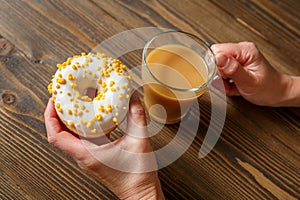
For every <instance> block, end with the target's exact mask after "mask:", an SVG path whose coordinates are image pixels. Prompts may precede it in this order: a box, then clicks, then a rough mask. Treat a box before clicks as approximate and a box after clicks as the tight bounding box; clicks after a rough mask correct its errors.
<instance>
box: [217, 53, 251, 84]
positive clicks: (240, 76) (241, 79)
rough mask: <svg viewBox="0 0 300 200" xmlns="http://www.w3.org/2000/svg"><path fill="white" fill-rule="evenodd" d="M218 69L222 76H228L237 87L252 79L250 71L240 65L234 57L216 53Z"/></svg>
mask: <svg viewBox="0 0 300 200" xmlns="http://www.w3.org/2000/svg"><path fill="white" fill-rule="evenodd" d="M216 61H217V65H218V70H219V72H220V74H221V76H222V77H223V78H230V79H232V80H233V81H234V83H235V84H236V85H237V86H238V87H244V86H247V85H249V83H251V82H252V81H253V75H252V73H251V71H249V70H248V69H247V68H245V67H244V66H242V65H241V64H240V63H239V62H238V61H237V60H236V59H235V58H234V57H232V56H225V55H224V54H218V55H216Z"/></svg>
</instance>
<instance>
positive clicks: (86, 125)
mask: <svg viewBox="0 0 300 200" xmlns="http://www.w3.org/2000/svg"><path fill="white" fill-rule="evenodd" d="M90 59H91V60H90ZM105 60H106V62H105ZM76 63H77V64H76ZM78 63H79V65H78ZM85 63H86V64H85ZM116 63H117V64H116ZM63 65H64V66H63ZM85 65H86V66H85ZM116 65H117V66H119V67H115V68H114V67H113V66H116ZM72 66H77V67H75V69H74V68H72ZM78 66H79V68H78ZM120 66H122V67H120ZM58 68H59V69H58V70H57V72H56V73H55V75H54V77H53V79H52V83H50V85H49V92H50V93H52V95H53V97H54V102H55V105H56V106H55V109H56V111H57V114H58V116H59V118H60V119H61V121H62V122H63V123H64V124H65V125H66V126H67V127H68V128H69V129H70V130H72V131H73V132H75V133H77V134H79V135H81V136H84V137H99V136H102V135H104V134H107V133H109V132H110V131H112V130H113V129H114V128H115V127H116V126H117V125H118V123H120V122H121V121H123V119H124V118H125V116H126V114H127V109H128V104H129V97H130V87H131V78H130V76H129V75H128V73H127V72H126V70H125V69H126V67H125V66H124V65H123V64H121V62H120V61H119V60H116V59H111V58H107V57H105V55H103V54H97V55H94V54H88V55H84V54H83V55H82V56H74V57H73V58H71V59H69V60H68V61H66V62H65V64H62V65H58ZM109 68H112V71H111V72H109V70H107V69H109ZM116 68H118V70H117V71H118V72H117V71H116V70H115V69H116ZM103 71H106V72H107V74H109V77H108V76H107V74H106V75H105V74H103ZM101 72H102V73H101ZM70 74H71V75H72V76H73V77H75V78H76V80H69V79H68V76H70ZM60 76H61V77H60ZM62 79H64V80H65V81H63V82H61V83H59V82H60V81H59V80H62ZM99 79H101V81H100V83H99ZM111 81H113V82H114V84H113V85H112V86H111V85H110V83H112V82H111ZM64 82H65V83H64ZM101 82H102V83H101ZM103 83H105V84H106V87H105V86H104V87H103V85H102V84H103ZM71 84H76V87H74V86H73V87H74V88H72V85H71ZM57 85H59V88H57ZM87 88H95V89H97V90H98V91H99V92H101V91H103V90H107V91H106V92H105V94H104V98H103V96H102V97H101V98H100V100H99V97H98V99H97V97H96V98H94V99H93V100H92V99H90V100H91V101H90V102H89V101H86V100H83V99H82V97H83V96H84V95H85V94H84V92H85V91H86V89H87ZM104 88H107V89H104ZM68 94H69V95H68ZM78 94H79V95H80V96H79V95H78ZM78 97H79V98H78ZM72 99H73V101H72ZM58 104H59V106H58ZM108 105H112V106H113V108H112V109H109V108H108ZM83 106H84V107H83ZM101 106H103V107H104V110H103V108H102V109H101V108H100V107H101ZM99 108H100V110H101V111H100V110H99ZM105 110H106V111H105ZM70 111H71V112H70ZM97 115H98V117H99V115H101V117H102V118H101V120H99V118H98V119H97V117H96V116H97Z"/></svg>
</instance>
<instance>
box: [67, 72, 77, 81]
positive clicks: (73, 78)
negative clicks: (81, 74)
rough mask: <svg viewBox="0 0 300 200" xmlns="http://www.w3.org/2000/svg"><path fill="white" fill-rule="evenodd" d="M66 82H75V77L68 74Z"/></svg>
mask: <svg viewBox="0 0 300 200" xmlns="http://www.w3.org/2000/svg"><path fill="white" fill-rule="evenodd" d="M68 80H70V81H73V80H76V77H75V76H73V75H72V74H68Z"/></svg>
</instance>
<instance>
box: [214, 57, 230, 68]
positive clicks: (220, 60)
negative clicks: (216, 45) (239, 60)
mask: <svg viewBox="0 0 300 200" xmlns="http://www.w3.org/2000/svg"><path fill="white" fill-rule="evenodd" d="M228 60H229V59H228V57H227V56H225V55H219V56H218V57H217V65H218V67H220V68H222V67H225V66H226V64H227V63H228Z"/></svg>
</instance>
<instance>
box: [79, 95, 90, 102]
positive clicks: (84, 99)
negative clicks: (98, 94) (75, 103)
mask: <svg viewBox="0 0 300 200" xmlns="http://www.w3.org/2000/svg"><path fill="white" fill-rule="evenodd" d="M81 99H82V100H83V101H88V102H90V101H93V99H91V98H90V97H89V96H83V97H81Z"/></svg>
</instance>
